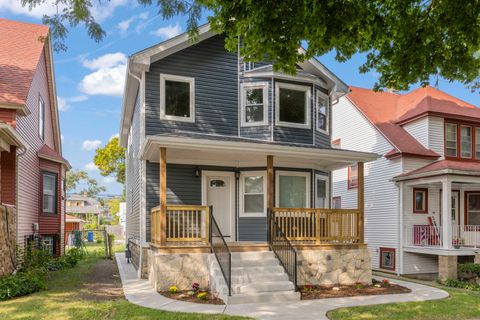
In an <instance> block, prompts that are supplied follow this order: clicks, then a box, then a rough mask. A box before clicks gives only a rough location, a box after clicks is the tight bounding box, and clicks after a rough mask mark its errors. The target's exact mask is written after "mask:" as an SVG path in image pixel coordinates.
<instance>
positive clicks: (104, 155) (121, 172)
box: [93, 137, 125, 184]
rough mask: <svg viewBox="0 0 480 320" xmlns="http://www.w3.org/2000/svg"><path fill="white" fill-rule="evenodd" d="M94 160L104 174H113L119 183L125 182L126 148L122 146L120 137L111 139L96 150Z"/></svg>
mask: <svg viewBox="0 0 480 320" xmlns="http://www.w3.org/2000/svg"><path fill="white" fill-rule="evenodd" d="M93 162H94V163H95V165H96V166H97V167H98V169H99V170H100V174H101V175H102V176H104V177H106V176H109V175H113V176H115V178H116V179H117V182H118V183H121V184H124V183H125V148H123V147H122V146H120V143H119V139H118V137H114V138H112V139H110V140H109V141H108V143H107V145H106V146H105V147H103V148H99V149H97V150H95V157H94V158H93Z"/></svg>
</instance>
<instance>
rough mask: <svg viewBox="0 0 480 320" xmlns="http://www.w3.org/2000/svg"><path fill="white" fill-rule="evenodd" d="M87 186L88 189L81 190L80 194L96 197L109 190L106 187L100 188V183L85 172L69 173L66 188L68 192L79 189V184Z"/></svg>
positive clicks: (73, 171)
mask: <svg viewBox="0 0 480 320" xmlns="http://www.w3.org/2000/svg"><path fill="white" fill-rule="evenodd" d="M82 183H83V184H86V185H87V187H86V188H83V189H82V190H80V193H86V194H87V196H89V197H92V198H94V197H96V196H97V195H98V194H99V193H101V192H105V191H106V190H107V189H106V188H105V187H104V186H99V185H98V181H97V180H96V179H94V178H90V177H89V176H88V173H87V172H85V171H82V170H80V171H75V170H70V171H67V178H66V188H67V192H69V191H72V190H75V189H77V186H78V185H79V184H82Z"/></svg>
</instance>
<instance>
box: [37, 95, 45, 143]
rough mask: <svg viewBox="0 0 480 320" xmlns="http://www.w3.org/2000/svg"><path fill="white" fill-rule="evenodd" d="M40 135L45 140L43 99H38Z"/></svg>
mask: <svg viewBox="0 0 480 320" xmlns="http://www.w3.org/2000/svg"><path fill="white" fill-rule="evenodd" d="M38 135H39V136H40V139H42V140H45V102H44V101H43V99H42V97H39V98H38Z"/></svg>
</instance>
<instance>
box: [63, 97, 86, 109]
mask: <svg viewBox="0 0 480 320" xmlns="http://www.w3.org/2000/svg"><path fill="white" fill-rule="evenodd" d="M87 99H88V97H87V96H86V95H84V94H82V95H78V96H73V97H67V98H64V97H60V96H58V97H57V103H58V110H59V111H67V110H68V109H70V106H71V103H75V102H81V101H85V100H87Z"/></svg>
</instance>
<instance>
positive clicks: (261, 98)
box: [241, 82, 268, 127]
mask: <svg viewBox="0 0 480 320" xmlns="http://www.w3.org/2000/svg"><path fill="white" fill-rule="evenodd" d="M241 99H242V100H241V106H242V109H241V114H242V121H241V124H242V126H244V127H248V126H258V125H267V124H268V113H267V112H268V82H255V83H248V84H247V83H244V84H242V96H241Z"/></svg>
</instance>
